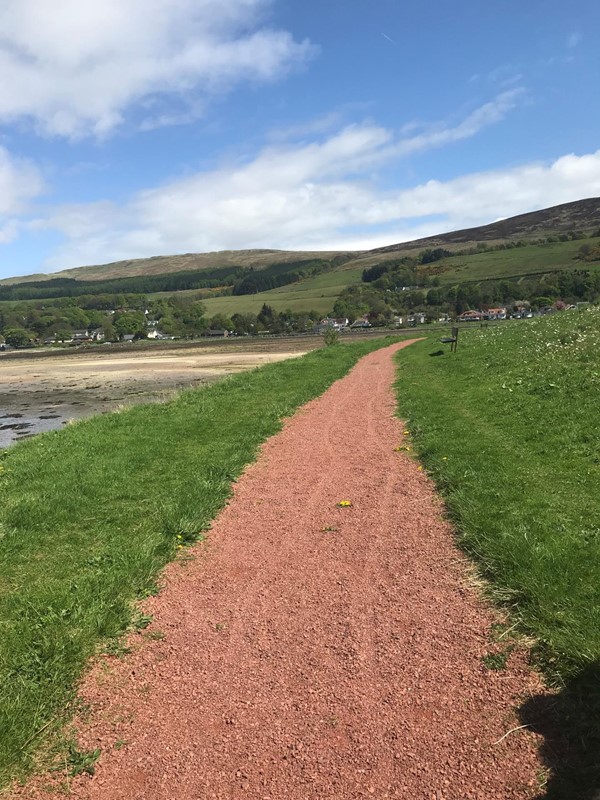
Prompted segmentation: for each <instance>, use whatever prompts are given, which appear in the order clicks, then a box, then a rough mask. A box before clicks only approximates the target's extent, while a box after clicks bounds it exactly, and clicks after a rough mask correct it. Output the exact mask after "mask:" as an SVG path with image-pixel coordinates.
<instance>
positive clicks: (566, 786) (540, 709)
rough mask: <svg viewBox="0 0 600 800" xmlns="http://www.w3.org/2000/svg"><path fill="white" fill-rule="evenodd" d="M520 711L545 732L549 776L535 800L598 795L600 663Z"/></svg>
mask: <svg viewBox="0 0 600 800" xmlns="http://www.w3.org/2000/svg"><path fill="white" fill-rule="evenodd" d="M519 714H520V717H521V722H522V723H523V724H524V725H529V726H530V727H531V729H532V730H534V731H535V732H536V733H538V734H540V735H541V736H543V737H544V743H543V744H542V746H541V750H540V755H541V757H542V760H543V762H544V765H545V766H546V767H547V768H548V769H549V770H550V777H549V779H548V782H547V783H546V785H545V786H544V789H543V791H542V792H541V793H540V794H539V795H537V800H600V663H599V662H597V663H594V664H592V665H591V666H590V667H588V668H587V669H585V670H584V671H583V672H582V673H580V674H579V675H578V676H577V677H576V678H574V679H572V680H571V681H569V682H568V683H567V685H566V686H565V687H564V688H563V690H562V691H561V692H560V693H559V694H557V695H553V696H550V697H549V696H547V695H546V696H544V695H539V696H537V697H532V698H531V699H530V700H528V701H527V702H526V703H524V704H523V705H522V706H521V708H520V709H519Z"/></svg>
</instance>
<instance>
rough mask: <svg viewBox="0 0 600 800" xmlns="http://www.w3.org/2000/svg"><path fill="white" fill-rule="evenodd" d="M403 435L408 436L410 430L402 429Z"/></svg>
mask: <svg viewBox="0 0 600 800" xmlns="http://www.w3.org/2000/svg"><path fill="white" fill-rule="evenodd" d="M402 433H403V434H404V435H405V436H410V431H402Z"/></svg>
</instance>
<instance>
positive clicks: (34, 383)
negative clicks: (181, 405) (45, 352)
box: [0, 348, 306, 448]
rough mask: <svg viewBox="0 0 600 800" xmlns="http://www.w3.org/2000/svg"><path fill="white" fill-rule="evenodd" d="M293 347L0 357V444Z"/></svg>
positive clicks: (277, 356) (150, 399)
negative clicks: (45, 356)
mask: <svg viewBox="0 0 600 800" xmlns="http://www.w3.org/2000/svg"><path fill="white" fill-rule="evenodd" d="M305 351H306V348H304V349H303V350H300V348H298V351H296V352H289V351H288V352H264V351H263V352H258V353H257V352H252V351H251V350H250V349H249V348H245V352H232V350H231V349H228V350H225V349H223V350H219V351H217V350H216V349H215V348H211V350H210V351H207V350H206V348H198V350H195V349H187V350H182V351H162V352H160V351H157V352H148V351H145V352H142V353H135V352H127V353H118V354H115V353H114V352H113V353H106V354H104V353H102V352H98V353H97V354H96V353H93V354H91V353H89V352H88V353H82V354H78V353H72V354H69V355H65V356H63V355H62V354H61V355H60V356H58V357H55V358H54V357H53V358H43V357H39V356H38V357H36V356H35V355H33V356H31V357H27V358H10V357H9V358H6V357H1V356H0V448H6V447H9V446H10V445H12V444H14V443H16V442H19V441H22V440H23V439H27V438H29V437H31V436H35V435H36V434H38V433H43V432H45V431H52V430H56V429H58V428H62V427H63V426H64V425H67V424H68V423H69V422H70V421H72V420H79V419H83V418H85V417H91V416H93V415H94V414H103V413H107V412H110V411H115V410H116V409H120V408H123V407H127V406H132V405H139V404H141V403H156V402H165V401H166V400H169V399H171V398H172V397H173V396H174V395H175V394H176V393H177V392H178V391H180V390H181V389H185V388H189V387H194V386H200V385H203V384H207V383H213V382H214V381H216V380H219V379H222V378H223V377H225V376H227V375H230V374H232V373H236V372H241V371H244V370H247V369H251V368H253V367H256V366H259V365H260V364H264V363H267V362H270V361H280V360H283V359H285V358H290V357H292V356H296V355H301V354H302V353H303V352H305Z"/></svg>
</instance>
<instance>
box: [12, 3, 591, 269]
mask: <svg viewBox="0 0 600 800" xmlns="http://www.w3.org/2000/svg"><path fill="white" fill-rule="evenodd" d="M0 30H1V31H2V36H1V37H0V71H1V74H2V82H0V254H1V255H0V267H1V268H0V276H3V277H5V276H11V275H19V274H27V273H34V272H52V271H55V270H58V269H61V268H66V267H73V266H82V265H85V264H94V263H104V262H108V261H113V260H118V259H123V258H136V257H146V256H152V255H159V254H169V253H181V252H195V251H198V252H200V251H213V250H226V249H244V248H254V247H268V248H282V249H300V250H308V249H366V248H371V247H376V246H381V245H385V244H391V243H394V242H398V241H403V240H408V239H412V238H416V237H419V236H424V235H430V234H433V233H437V232H439V231H442V230H452V229H456V228H461V227H468V226H472V225H478V224H483V223H487V222H491V221H494V220H496V219H499V218H502V217H506V216H511V215H513V214H518V213H523V212H526V211H530V210H533V209H536V208H543V207H546V206H549V205H555V204H558V203H563V202H568V201H571V200H577V199H580V198H583V197H593V196H598V195H600V104H599V102H598V78H599V76H600V34H599V31H600V5H599V4H598V3H597V2H596V0H573V2H570V3H569V4H565V3H564V2H558V0H526V2H523V0H520V2H516V0H502V2H495V3H481V2H474V0H454V2H449V0H429V2H425V1H424V0H420V1H419V2H417V0H370V2H366V0H320V2H317V1H316V0H303V2H299V0H295V1H294V0H102V2H98V0H60V1H59V2H57V3H53V4H50V3H48V2H47V0H19V2H18V3H16V2H9V1H8V0H4V2H1V1H0Z"/></svg>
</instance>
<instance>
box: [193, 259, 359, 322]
mask: <svg viewBox="0 0 600 800" xmlns="http://www.w3.org/2000/svg"><path fill="white" fill-rule="evenodd" d="M361 275H362V269H358V268H355V269H352V270H344V271H340V272H326V273H324V274H323V275H317V276H316V277H315V278H309V279H308V280H306V281H302V282H300V283H292V284H289V285H288V286H281V287H280V288H279V289H271V290H270V291H268V292H260V293H259V294H246V295H239V296H231V297H214V298H211V299H209V300H203V303H204V305H205V306H206V313H207V315H208V316H213V315H214V314H227V316H231V315H232V314H235V313H236V312H238V313H240V314H242V313H246V312H248V313H254V314H257V313H258V312H259V311H260V309H261V308H262V306H263V303H267V304H268V305H270V306H271V307H272V308H274V309H275V310H276V311H285V310H286V309H288V308H289V309H291V310H292V311H312V310H313V309H314V310H315V311H318V312H319V313H322V314H327V313H329V312H330V311H331V309H332V307H333V304H334V303H335V301H336V300H337V298H338V297H339V295H340V293H341V292H342V291H343V290H344V289H345V288H346V287H347V286H351V285H352V284H354V283H359V282H360V279H361Z"/></svg>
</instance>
